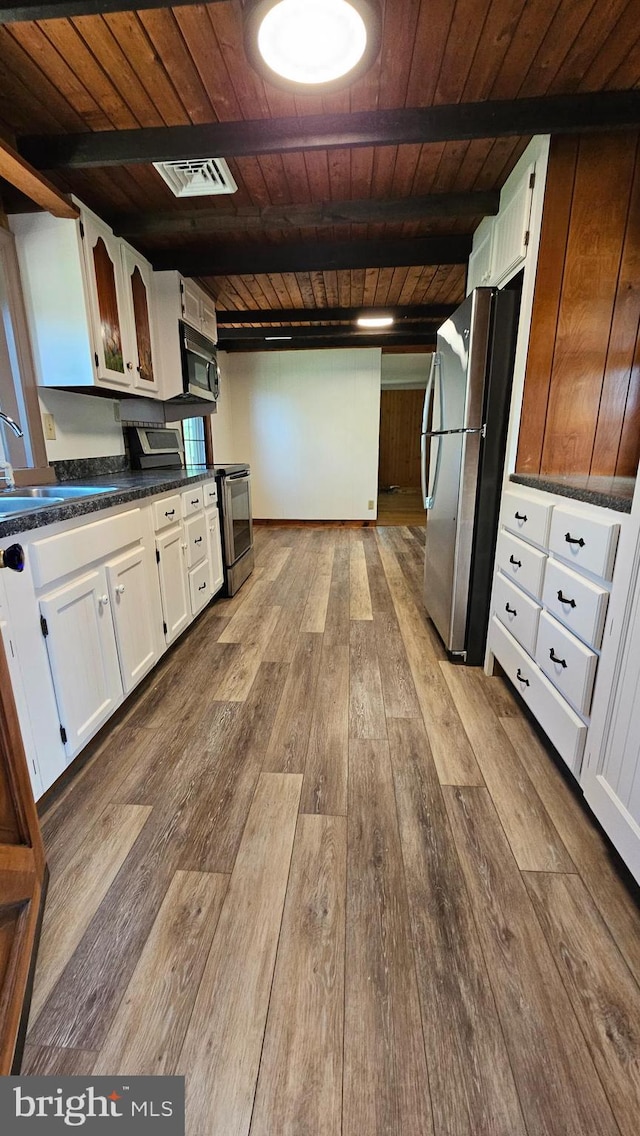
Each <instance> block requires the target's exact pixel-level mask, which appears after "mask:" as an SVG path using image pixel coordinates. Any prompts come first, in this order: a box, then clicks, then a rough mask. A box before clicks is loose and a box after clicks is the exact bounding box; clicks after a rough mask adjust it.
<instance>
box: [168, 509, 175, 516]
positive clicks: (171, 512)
mask: <svg viewBox="0 0 640 1136" xmlns="http://www.w3.org/2000/svg"><path fill="white" fill-rule="evenodd" d="M175 515H176V511H175V509H169V510H168V511H167V512H166V513H165V517H175Z"/></svg>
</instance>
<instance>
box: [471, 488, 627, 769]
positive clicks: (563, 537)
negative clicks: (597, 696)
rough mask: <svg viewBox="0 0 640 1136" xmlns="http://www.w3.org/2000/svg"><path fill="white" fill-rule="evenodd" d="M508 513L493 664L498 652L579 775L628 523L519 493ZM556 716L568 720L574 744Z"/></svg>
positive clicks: (492, 634)
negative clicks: (623, 529)
mask: <svg viewBox="0 0 640 1136" xmlns="http://www.w3.org/2000/svg"><path fill="white" fill-rule="evenodd" d="M501 515H502V523H503V528H502V529H501V531H500V534H499V537H498V542H497V549H496V566H495V577H494V585H493V596H492V613H493V618H492V620H491V623H490V625H489V639H488V643H489V648H488V649H489V665H490V660H491V655H493V656H495V658H497V659H498V661H499V662H500V664H501V665H502V666H503V667H504V668H505V670H506V671H507V673H508V674H509V677H510V678H511V680H512V682H513V683H514V686H515V687H516V689H517V690H519V691H520V693H521V694H522V697H523V698H524V699H525V701H526V702H527V703H528V705H529V706H530V707H531V709H532V710H533V712H534V713H535V714H536V717H537V718H538V720H539V722H540V724H541V725H542V727H543V729H544V730H545V731H546V732H547V734H548V735H549V737H550V738H551V741H552V742H553V744H554V745H555V746H556V748H557V749H558V751H559V752H560V753H561V754H562V756H563V757H564V758H565V760H566V761H568V763H569V765H570V766H571V769H572V771H573V772H574V773H575V774H576V776H578V775H579V774H580V761H581V754H582V750H583V748H584V736H585V735H586V731H587V730H588V727H589V716H590V714H591V703H592V698H593V691H594V685H595V680H596V673H597V669H598V665H599V652H600V650H601V648H602V644H603V642H604V641H605V639H604V633H605V620H606V616H607V610H608V605H609V594H610V588H609V585H608V581H610V580H611V579H612V577H613V569H614V562H615V554H616V548H617V543H618V535H619V530H620V522H619V521H618V520H617V519H616V514H615V513H613V512H612V511H611V510H608V509H600V508H598V507H597V506H588V505H585V504H583V503H582V502H573V501H571V502H567V500H566V498H564V497H558V496H556V495H553V494H550V493H543V492H540V493H538V492H537V491H535V490H527V489H523V490H522V491H520V490H519V489H518V488H513V489H511V488H510V489H509V490H508V491H507V492H506V493H505V494H504V500H503V508H502V514H501ZM516 534H517V535H516ZM516 648H517V650H516ZM505 660H506V661H505ZM515 661H517V667H516V666H515ZM508 662H509V664H510V669H509V666H507V663H508ZM525 662H526V669H525V666H524V663H525ZM518 668H519V671H518ZM522 674H524V675H525V677H526V681H525V680H524V679H522V678H520V677H519V675H522ZM551 691H553V695H552V693H551ZM534 692H535V695H534ZM541 692H542V693H541ZM560 711H563V712H564V717H562V714H560ZM559 715H560V719H559ZM558 720H561V721H563V722H564V723H565V725H566V723H569V724H570V729H569V737H568V738H566V737H564V735H563V734H562V733H561V734H560V735H559V734H558V727H557V721H558ZM576 720H580V721H581V722H582V726H581V728H580V730H579V731H578V733H577V734H576ZM554 723H556V725H554ZM558 737H560V742H561V744H560V743H559V741H558V740H557V739H558ZM579 739H582V740H581V741H579ZM574 742H575V743H576V744H575V745H574ZM567 755H569V756H567Z"/></svg>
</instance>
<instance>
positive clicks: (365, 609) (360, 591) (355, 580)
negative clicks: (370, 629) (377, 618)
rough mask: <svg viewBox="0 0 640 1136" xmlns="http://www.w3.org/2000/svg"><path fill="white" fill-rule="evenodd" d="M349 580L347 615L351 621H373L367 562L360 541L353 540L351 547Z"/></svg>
mask: <svg viewBox="0 0 640 1136" xmlns="http://www.w3.org/2000/svg"><path fill="white" fill-rule="evenodd" d="M349 580H350V601H349V615H350V617H351V619H358V620H360V619H373V612H372V610H371V593H370V592H369V577H368V575H367V562H366V560H365V556H364V548H363V546H362V541H361V540H354V541H353V543H352V545H351V555H350V561H349Z"/></svg>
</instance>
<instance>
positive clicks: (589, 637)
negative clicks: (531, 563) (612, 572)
mask: <svg viewBox="0 0 640 1136" xmlns="http://www.w3.org/2000/svg"><path fill="white" fill-rule="evenodd" d="M542 600H543V603H544V606H545V607H546V608H547V610H548V611H549V612H551V614H552V615H554V616H555V618H556V619H559V620H560V623H564V625H565V626H566V627H568V628H570V630H571V631H573V633H574V635H577V636H578V638H579V639H582V640H583V642H584V643H587V644H589V645H590V646H592V647H595V648H596V649H599V648H600V646H601V644H602V632H603V630H604V621H605V616H606V614H607V606H608V603H609V592H608V590H607V588H603V587H602V585H600V584H594V583H593V582H592V581H591V580H588V579H587V578H586V576H581V575H580V574H579V573H578V572H574V571H573V570H572V569H571V568H567V567H566V566H565V565H564V564H561V563H560V561H559V560H555V559H554V558H553V557H550V558H549V560H548V562H547V570H546V573H545V580H544V590H543V593H542Z"/></svg>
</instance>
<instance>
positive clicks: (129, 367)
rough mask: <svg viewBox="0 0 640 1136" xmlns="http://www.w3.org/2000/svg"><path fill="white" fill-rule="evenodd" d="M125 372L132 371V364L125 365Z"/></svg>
mask: <svg viewBox="0 0 640 1136" xmlns="http://www.w3.org/2000/svg"><path fill="white" fill-rule="evenodd" d="M127 370H128V371H132V370H133V363H131V362H129V363H127Z"/></svg>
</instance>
